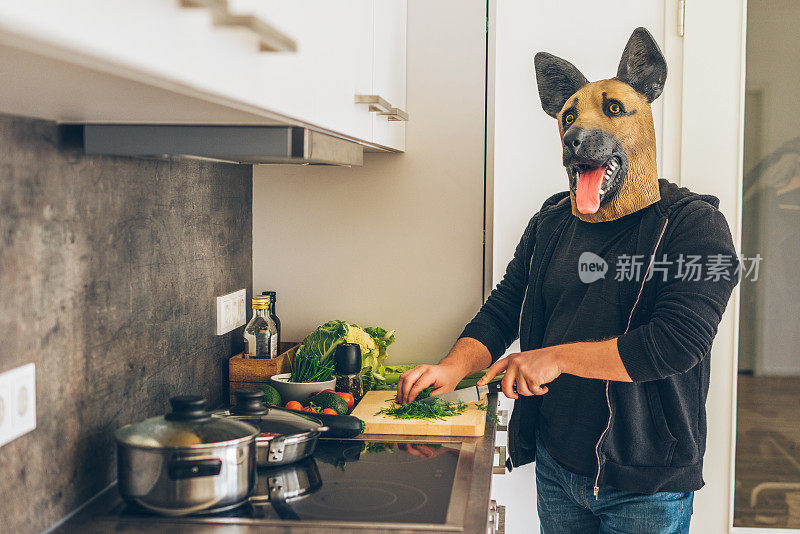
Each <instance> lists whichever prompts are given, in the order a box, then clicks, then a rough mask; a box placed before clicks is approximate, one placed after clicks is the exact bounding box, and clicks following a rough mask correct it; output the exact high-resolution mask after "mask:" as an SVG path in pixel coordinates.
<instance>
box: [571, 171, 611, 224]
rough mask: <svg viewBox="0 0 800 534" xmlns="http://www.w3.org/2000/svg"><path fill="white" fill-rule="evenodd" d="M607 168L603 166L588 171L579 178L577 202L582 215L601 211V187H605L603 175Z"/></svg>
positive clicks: (576, 194) (576, 193)
mask: <svg viewBox="0 0 800 534" xmlns="http://www.w3.org/2000/svg"><path fill="white" fill-rule="evenodd" d="M605 172H606V168H605V167H603V166H601V167H597V168H596V169H592V170H589V171H586V172H584V173H582V174H581V175H580V178H578V187H577V188H576V190H575V202H576V203H577V204H578V211H579V212H581V213H597V210H598V209H600V186H602V185H603V173H605Z"/></svg>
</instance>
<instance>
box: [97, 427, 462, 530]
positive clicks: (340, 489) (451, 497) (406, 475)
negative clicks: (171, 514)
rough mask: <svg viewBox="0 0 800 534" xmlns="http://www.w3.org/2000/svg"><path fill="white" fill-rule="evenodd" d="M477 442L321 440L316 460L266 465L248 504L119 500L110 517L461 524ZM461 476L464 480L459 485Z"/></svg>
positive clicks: (440, 527)
mask: <svg viewBox="0 0 800 534" xmlns="http://www.w3.org/2000/svg"><path fill="white" fill-rule="evenodd" d="M473 453H474V446H473V445H471V444H465V443H461V442H458V441H454V442H445V441H441V442H424V443H415V442H383V441H381V442H378V441H364V440H358V439H350V440H320V441H319V443H318V445H317V450H316V451H315V452H314V455H313V458H312V459H308V460H306V461H304V462H300V463H298V464H294V465H292V466H285V467H279V468H271V469H259V471H258V475H257V483H256V490H255V492H254V494H253V495H252V496H251V497H250V499H249V500H248V501H247V502H245V503H244V504H243V505H242V506H240V507H238V508H235V509H233V510H227V511H225V512H221V513H218V514H206V515H194V516H186V517H180V518H169V519H166V518H162V517H159V516H156V515H153V514H150V513H148V512H146V511H143V510H141V509H137V508H135V507H133V506H131V505H126V504H119V505H118V506H116V507H115V508H114V509H113V510H111V511H110V513H109V515H110V516H114V518H115V519H118V520H125V519H131V520H133V521H169V522H170V523H175V522H202V523H216V524H227V523H230V524H260V523H264V524H270V523H275V522H278V523H285V522H296V521H302V522H304V523H309V524H311V523H318V524H320V525H330V526H335V525H339V526H346V525H347V524H353V523H359V524H362V525H363V524H369V525H373V526H378V525H380V526H381V527H383V528H392V527H393V526H394V527H396V528H402V527H403V526H406V527H409V526H412V525H420V526H425V525H427V526H428V527H437V529H438V530H449V529H450V528H453V529H458V527H459V525H460V522H461V521H462V520H463V516H464V507H465V505H466V498H467V495H466V492H467V490H468V487H469V480H468V477H466V478H467V480H464V479H465V474H466V473H469V472H471V468H472V458H473ZM459 481H462V483H461V484H459Z"/></svg>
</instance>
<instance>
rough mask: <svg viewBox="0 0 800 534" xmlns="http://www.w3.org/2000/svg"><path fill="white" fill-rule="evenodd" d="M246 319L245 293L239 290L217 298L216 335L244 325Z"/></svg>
mask: <svg viewBox="0 0 800 534" xmlns="http://www.w3.org/2000/svg"><path fill="white" fill-rule="evenodd" d="M246 319H247V291H246V290H244V289H240V290H239V291H234V292H233V293H228V294H227V295H222V296H221V297H217V335H218V336H221V335H222V334H226V333H228V332H230V331H231V330H233V329H234V328H238V327H240V326H242V325H244V322H245V320H246Z"/></svg>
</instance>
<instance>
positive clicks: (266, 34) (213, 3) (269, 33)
mask: <svg viewBox="0 0 800 534" xmlns="http://www.w3.org/2000/svg"><path fill="white" fill-rule="evenodd" d="M181 5H182V6H183V7H205V8H209V9H211V13H212V19H211V20H212V21H213V23H214V25H215V26H231V27H238V28H246V29H248V30H250V31H252V32H253V33H255V34H256V35H258V46H259V50H261V51H262V52H297V42H296V41H295V40H294V39H292V38H291V37H289V36H288V35H286V34H285V33H283V32H281V31H280V30H278V29H276V28H275V27H274V26H272V25H271V24H269V23H268V22H266V21H264V20H263V19H260V18H258V17H257V16H255V15H245V14H238V13H232V12H231V10H230V8H229V7H228V0H181Z"/></svg>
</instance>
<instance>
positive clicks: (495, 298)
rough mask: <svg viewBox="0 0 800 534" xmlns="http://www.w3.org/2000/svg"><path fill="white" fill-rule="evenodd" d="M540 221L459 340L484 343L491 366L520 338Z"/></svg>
mask: <svg viewBox="0 0 800 534" xmlns="http://www.w3.org/2000/svg"><path fill="white" fill-rule="evenodd" d="M538 219H539V214H538V213H537V214H536V215H534V216H533V218H532V219H531V220H530V222H529V223H528V227H527V228H526V229H525V232H524V233H523V234H522V239H520V242H519V244H518V245H517V248H516V250H515V251H514V257H513V258H512V259H511V261H510V262H509V264H508V267H506V274H505V275H504V276H503V279H502V280H501V281H500V283H499V284H497V286H496V287H495V288H494V289H493V290H492V292H491V294H490V295H489V298H487V299H486V302H485V303H484V304H483V306H481V309H480V311H478V313H477V315H475V317H474V318H473V319H472V321H470V322H469V324H467V326H466V327H465V328H464V331H463V332H461V335H460V336H459V339H460V338H462V337H469V338H472V339H477V340H478V341H480V342H481V343H483V345H484V346H486V348H487V349H489V352H490V353H491V354H492V362H495V361H497V359H498V358H500V356H502V355H503V353H504V352H505V351H506V349H507V348H508V346H509V345H511V343H513V342H514V340H515V339H517V337H518V336H519V317H520V312H521V309H522V301H523V299H524V298H525V288H526V287H527V285H528V274H529V270H530V262H531V256H532V254H533V245H534V240H535V235H536V233H535V229H536V223H537V221H538Z"/></svg>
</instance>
